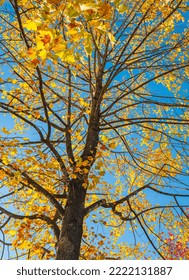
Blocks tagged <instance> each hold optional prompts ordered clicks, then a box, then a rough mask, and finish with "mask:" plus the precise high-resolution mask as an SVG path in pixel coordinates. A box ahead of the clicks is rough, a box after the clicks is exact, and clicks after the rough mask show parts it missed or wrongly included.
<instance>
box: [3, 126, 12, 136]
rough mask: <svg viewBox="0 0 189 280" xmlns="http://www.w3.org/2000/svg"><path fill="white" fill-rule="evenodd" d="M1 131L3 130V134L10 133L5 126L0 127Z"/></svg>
mask: <svg viewBox="0 0 189 280" xmlns="http://www.w3.org/2000/svg"><path fill="white" fill-rule="evenodd" d="M1 131H2V132H3V133H5V134H10V133H11V132H9V131H8V130H7V129H6V127H3V128H2V129H1Z"/></svg>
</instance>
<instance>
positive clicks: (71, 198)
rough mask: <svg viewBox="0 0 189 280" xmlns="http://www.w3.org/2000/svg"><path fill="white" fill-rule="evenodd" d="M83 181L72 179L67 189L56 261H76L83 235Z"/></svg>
mask: <svg viewBox="0 0 189 280" xmlns="http://www.w3.org/2000/svg"><path fill="white" fill-rule="evenodd" d="M82 183H83V181H80V180H79V179H74V180H72V182H71V186H70V188H69V193H68V199H67V203H66V207H65V214H64V218H63V222H62V228H61V233H60V237H59V241H58V242H57V248H56V260H78V259H79V255H80V246H81V239H82V233H83V218H84V204H85V196H86V190H85V189H84V188H83V187H82Z"/></svg>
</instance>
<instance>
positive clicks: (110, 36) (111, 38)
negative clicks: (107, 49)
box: [108, 32, 115, 45]
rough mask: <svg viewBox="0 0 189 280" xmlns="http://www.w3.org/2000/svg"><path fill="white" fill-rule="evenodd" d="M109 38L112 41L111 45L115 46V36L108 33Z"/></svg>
mask: <svg viewBox="0 0 189 280" xmlns="http://www.w3.org/2000/svg"><path fill="white" fill-rule="evenodd" d="M108 37H109V39H110V42H111V44H112V45H114V44H115V37H114V35H113V34H112V33H111V32H108Z"/></svg>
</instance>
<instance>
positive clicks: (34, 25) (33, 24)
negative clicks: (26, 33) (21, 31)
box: [23, 19, 37, 31]
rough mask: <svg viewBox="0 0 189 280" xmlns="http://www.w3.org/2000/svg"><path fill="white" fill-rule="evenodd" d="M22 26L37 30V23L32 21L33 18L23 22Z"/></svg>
mask: <svg viewBox="0 0 189 280" xmlns="http://www.w3.org/2000/svg"><path fill="white" fill-rule="evenodd" d="M23 26H24V27H26V28H27V29H28V30H33V31H36V30H37V23H36V22H34V21H33V20H30V19H29V20H27V21H26V22H25V23H24V24H23Z"/></svg>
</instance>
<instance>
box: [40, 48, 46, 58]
mask: <svg viewBox="0 0 189 280" xmlns="http://www.w3.org/2000/svg"><path fill="white" fill-rule="evenodd" d="M39 57H40V58H41V59H42V60H45V59H46V58H47V51H46V50H45V49H42V50H41V51H40V52H39Z"/></svg>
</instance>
